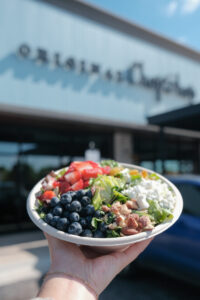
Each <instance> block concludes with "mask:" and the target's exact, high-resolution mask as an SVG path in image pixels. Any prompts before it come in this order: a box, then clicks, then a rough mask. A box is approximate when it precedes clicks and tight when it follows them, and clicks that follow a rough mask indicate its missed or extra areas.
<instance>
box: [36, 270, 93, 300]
mask: <svg viewBox="0 0 200 300" xmlns="http://www.w3.org/2000/svg"><path fill="white" fill-rule="evenodd" d="M38 297H41V298H52V299H53V300H96V299H97V297H96V295H95V293H94V292H93V290H92V289H90V288H89V287H88V286H87V285H86V284H84V283H83V282H82V281H81V280H79V279H76V278H70V277H68V276H62V275H57V276H55V275H54V276H49V277H47V278H46V280H45V281H44V283H43V285H42V287H41V289H40V292H39V294H38Z"/></svg>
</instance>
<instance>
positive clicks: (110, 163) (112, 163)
mask: <svg viewBox="0 0 200 300" xmlns="http://www.w3.org/2000/svg"><path fill="white" fill-rule="evenodd" d="M100 165H101V166H102V167H105V166H109V167H111V168H115V167H118V166H119V164H118V163H117V162H116V161H115V160H111V159H108V160H102V161H101V163H100Z"/></svg>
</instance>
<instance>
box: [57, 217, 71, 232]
mask: <svg viewBox="0 0 200 300" xmlns="http://www.w3.org/2000/svg"><path fill="white" fill-rule="evenodd" d="M68 224H69V221H68V219H67V218H60V219H59V220H58V222H57V226H56V228H57V229H58V230H63V231H65V230H66V229H67V225H68Z"/></svg>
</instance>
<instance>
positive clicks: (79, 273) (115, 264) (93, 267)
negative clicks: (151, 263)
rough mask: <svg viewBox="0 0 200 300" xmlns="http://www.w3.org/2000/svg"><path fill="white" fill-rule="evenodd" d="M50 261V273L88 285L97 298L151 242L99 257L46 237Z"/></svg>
mask: <svg viewBox="0 0 200 300" xmlns="http://www.w3.org/2000/svg"><path fill="white" fill-rule="evenodd" d="M45 236H46V238H47V240H48V244H49V251H50V257H51V267H50V273H52V272H63V273H66V274H70V275H71V276H72V277H75V278H76V277H77V278H80V279H82V280H83V282H87V283H88V284H89V286H90V287H92V289H94V290H95V291H96V292H97V294H98V295H99V294H100V293H101V292H102V291H103V290H104V289H105V288H106V286H107V285H108V284H109V283H110V282H111V281H112V279H113V278H114V277H115V276H116V275H117V274H118V273H119V272H120V271H121V270H122V269H123V268H124V267H126V266H127V265H128V264H129V263H131V262H132V261H133V260H135V259H136V257H137V256H138V255H139V254H140V253H141V252H142V251H143V250H144V249H145V248H146V247H147V246H148V244H149V243H150V241H151V240H152V239H148V240H145V241H143V242H139V243H136V244H133V245H132V246H130V247H128V248H127V249H126V250H125V251H123V252H112V253H109V254H106V255H102V254H99V253H97V252H95V251H93V250H92V249H91V248H89V247H85V246H84V247H79V246H77V245H75V244H71V243H68V242H65V241H61V240H58V239H56V238H54V237H52V236H49V235H48V234H45Z"/></svg>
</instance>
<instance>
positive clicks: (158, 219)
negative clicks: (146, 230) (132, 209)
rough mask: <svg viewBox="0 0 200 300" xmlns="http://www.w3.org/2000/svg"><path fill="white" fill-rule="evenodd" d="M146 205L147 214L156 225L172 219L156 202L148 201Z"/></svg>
mask: <svg viewBox="0 0 200 300" xmlns="http://www.w3.org/2000/svg"><path fill="white" fill-rule="evenodd" d="M148 203H149V208H148V214H149V215H150V217H152V218H153V220H154V221H155V223H156V224H160V223H162V222H164V221H168V220H171V219H172V218H173V215H172V214H171V213H170V212H169V211H167V210H166V209H164V208H161V207H160V205H159V204H158V203H157V202H155V201H153V200H148Z"/></svg>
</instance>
